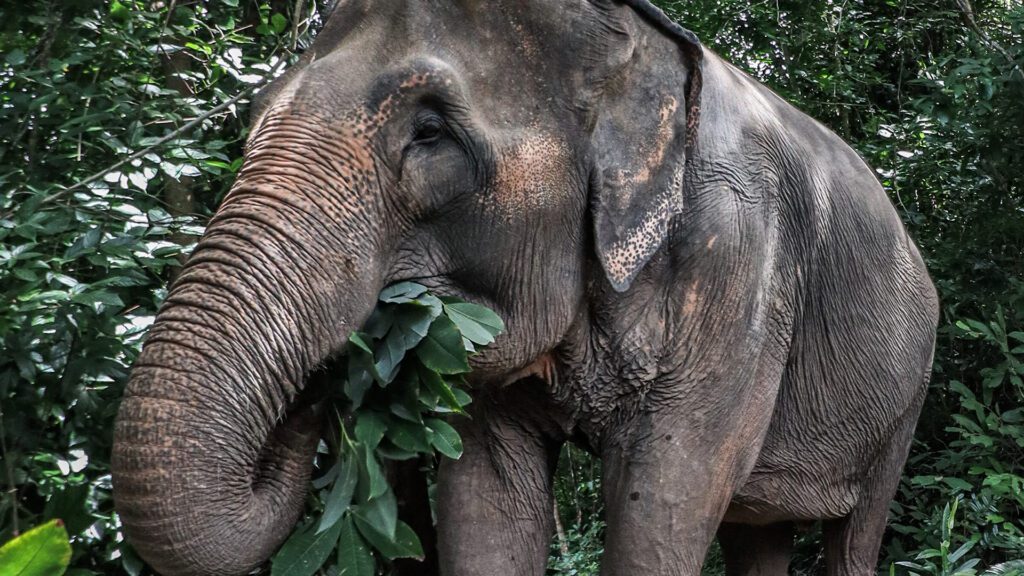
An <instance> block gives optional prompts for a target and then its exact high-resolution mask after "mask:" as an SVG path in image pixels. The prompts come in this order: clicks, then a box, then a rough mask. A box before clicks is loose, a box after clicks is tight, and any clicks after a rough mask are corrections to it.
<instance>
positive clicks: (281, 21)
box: [270, 14, 288, 34]
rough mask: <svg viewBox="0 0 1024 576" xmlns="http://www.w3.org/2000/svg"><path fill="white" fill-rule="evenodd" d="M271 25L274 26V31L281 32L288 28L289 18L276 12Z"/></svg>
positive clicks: (271, 19) (271, 18)
mask: <svg viewBox="0 0 1024 576" xmlns="http://www.w3.org/2000/svg"><path fill="white" fill-rule="evenodd" d="M270 25H271V26H273V27H274V32H277V33H278V34H280V33H281V32H284V31H285V30H287V29H288V19H287V18H285V17H284V15H283V14H274V15H273V16H271V17H270Z"/></svg>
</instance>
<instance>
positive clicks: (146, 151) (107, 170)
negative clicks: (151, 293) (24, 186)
mask: <svg viewBox="0 0 1024 576" xmlns="http://www.w3.org/2000/svg"><path fill="white" fill-rule="evenodd" d="M285 60H286V58H285V57H282V58H281V59H280V60H279V61H278V62H277V64H275V65H274V67H273V68H271V69H270V71H269V72H268V73H267V76H266V78H264V79H263V81H262V82H260V83H259V84H253V85H252V86H250V87H248V88H246V89H245V90H243V91H242V92H239V93H238V94H236V95H235V96H234V97H232V98H231V99H230V100H227V101H225V102H223V103H221V104H219V105H217V106H215V107H214V108H212V109H210V110H209V111H208V112H206V113H204V114H202V115H201V116H199V117H197V118H194V119H193V120H191V121H189V122H188V123H186V124H185V125H184V126H182V127H181V128H178V129H177V130H174V131H173V132H171V133H169V134H167V135H166V136H163V137H162V138H160V139H159V140H157V141H156V142H154V143H153V144H152V145H150V146H147V147H145V148H143V149H142V150H139V151H138V152H136V153H134V154H132V155H131V156H129V157H127V158H124V159H122V160H119V161H117V162H115V163H114V164H112V165H110V166H108V167H107V168H104V169H103V170H100V171H99V172H97V173H95V174H93V175H92V176H89V177H88V178H86V179H85V180H80V181H78V182H76V183H75V184H72V185H71V186H69V187H67V188H65V189H63V190H58V191H57V192H54V193H53V194H50V195H49V196H47V197H45V198H43V201H42V202H41V204H49V203H50V202H53V201H54V200H58V199H60V198H63V197H64V196H67V195H68V194H70V193H71V192H74V191H75V190H78V189H79V188H84V187H86V186H88V185H89V184H92V183H93V182H96V181H97V180H99V179H101V178H103V177H104V176H106V175H107V174H109V173H111V172H113V171H114V170H117V169H118V168H120V167H122V166H124V165H125V164H129V163H131V162H134V161H136V160H138V159H140V158H142V157H143V156H145V155H146V154H149V153H150V152H152V151H154V150H156V149H158V148H160V147H161V146H163V145H164V144H166V143H168V142H170V141H171V140H174V139H175V138H177V137H178V136H181V135H182V134H184V133H185V132H188V131H189V130H191V129H193V128H195V127H196V126H198V125H199V124H200V123H202V122H203V121H204V120H207V119H209V118H210V117H212V116H215V115H217V114H219V113H221V112H223V111H224V110H227V109H228V108H230V107H231V106H234V105H235V104H237V103H238V102H239V101H240V100H242V99H243V98H245V97H246V96H248V95H250V94H252V93H253V92H255V91H256V90H257V89H258V88H261V87H263V86H264V85H266V84H267V83H268V82H269V81H270V80H272V79H273V78H274V75H275V74H276V73H277V71H278V70H279V69H280V68H281V66H283V65H284V63H285ZM13 213H14V210H12V211H10V212H8V213H7V214H4V215H3V218H9V217H10V216H11V215H13Z"/></svg>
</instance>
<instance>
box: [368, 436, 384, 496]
mask: <svg viewBox="0 0 1024 576" xmlns="http://www.w3.org/2000/svg"><path fill="white" fill-rule="evenodd" d="M363 454H364V457H363V461H364V462H365V464H366V466H365V468H364V469H365V470H366V475H367V482H368V483H367V486H366V488H367V490H368V492H367V495H366V499H367V500H372V499H374V498H377V497H379V496H381V495H383V494H384V493H385V492H387V490H388V482H387V479H385V478H384V470H382V469H381V467H380V463H379V462H377V457H376V456H375V455H374V454H373V450H367V449H366V447H365V446H364V447H363Z"/></svg>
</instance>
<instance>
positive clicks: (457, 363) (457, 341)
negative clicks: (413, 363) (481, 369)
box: [416, 316, 469, 374]
mask: <svg viewBox="0 0 1024 576" xmlns="http://www.w3.org/2000/svg"><path fill="white" fill-rule="evenodd" d="M416 356H418V357H419V359H420V361H421V362H423V365H424V366H426V367H427V368H430V369H431V370H433V371H435V372H437V373H439V374H461V373H463V372H468V371H469V363H468V362H467V355H466V349H465V348H464V347H463V346H462V335H461V334H460V333H459V329H458V328H457V327H456V326H455V323H454V322H452V321H451V320H449V319H448V318H446V317H444V316H440V317H438V319H437V320H435V321H434V323H433V324H431V325H430V332H428V333H427V337H426V338H424V339H423V341H422V342H420V345H419V346H417V347H416Z"/></svg>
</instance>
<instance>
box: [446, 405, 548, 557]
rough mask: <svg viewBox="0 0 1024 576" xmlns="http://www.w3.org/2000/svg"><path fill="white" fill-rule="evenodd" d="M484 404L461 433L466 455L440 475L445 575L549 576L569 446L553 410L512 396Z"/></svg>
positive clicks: (464, 421) (459, 424) (465, 421)
mask: <svg viewBox="0 0 1024 576" xmlns="http://www.w3.org/2000/svg"><path fill="white" fill-rule="evenodd" d="M501 396H502V398H500V399H498V398H492V399H479V400H478V401H477V402H475V403H474V404H473V407H474V408H475V409H474V410H472V412H471V414H472V420H469V419H460V421H459V422H457V423H456V428H457V430H458V431H459V433H460V434H461V435H462V440H463V443H464V446H465V451H464V453H463V456H462V458H461V459H459V460H457V461H450V460H446V461H444V462H443V463H442V465H441V469H440V471H439V473H438V492H437V515H438V553H439V555H440V559H441V574H443V575H444V576H479V575H482V574H486V575H488V576H501V575H509V576H513V575H514V576H531V575H537V576H540V575H543V574H544V571H545V567H546V565H547V558H548V547H549V545H550V541H551V534H552V531H553V527H554V519H553V517H552V514H551V509H552V498H553V493H552V474H553V469H554V466H555V464H556V463H557V458H558V451H559V449H560V448H561V444H562V442H561V441H560V440H556V439H555V438H554V437H553V435H552V434H551V433H550V430H545V428H546V426H545V424H544V423H543V420H544V413H545V412H544V411H545V409H544V408H543V407H541V406H537V405H536V403H535V402H526V403H522V402H520V401H519V400H517V399H516V398H514V397H509V396H510V395H509V394H501Z"/></svg>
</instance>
